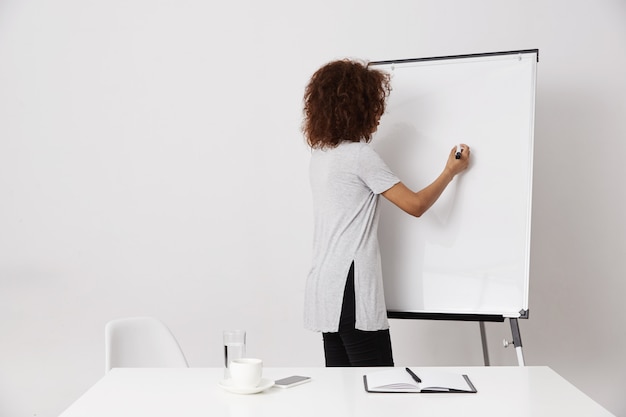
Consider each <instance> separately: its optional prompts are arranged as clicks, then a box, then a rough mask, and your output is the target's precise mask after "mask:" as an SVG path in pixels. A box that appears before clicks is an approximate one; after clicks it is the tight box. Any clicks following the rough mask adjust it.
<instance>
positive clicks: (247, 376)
mask: <svg viewBox="0 0 626 417" xmlns="http://www.w3.org/2000/svg"><path fill="white" fill-rule="evenodd" d="M262 374H263V361H262V360H261V359H256V358H241V359H233V361H232V362H231V363H230V379H231V381H232V384H233V385H234V386H236V387H238V388H255V387H257V386H259V383H261V375H262Z"/></svg>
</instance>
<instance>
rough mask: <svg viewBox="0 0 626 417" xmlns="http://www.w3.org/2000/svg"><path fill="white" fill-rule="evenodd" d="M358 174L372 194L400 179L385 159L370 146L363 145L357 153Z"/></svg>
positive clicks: (380, 191)
mask: <svg viewBox="0 0 626 417" xmlns="http://www.w3.org/2000/svg"><path fill="white" fill-rule="evenodd" d="M358 166H359V176H360V177H361V179H362V180H363V182H365V184H366V185H367V186H368V187H369V188H370V189H371V190H372V192H373V193H374V194H381V193H383V192H385V191H387V190H388V189H390V188H391V187H393V186H394V185H396V184H397V183H399V182H400V179H399V178H398V177H397V176H396V175H395V174H394V173H393V172H392V171H391V169H389V167H388V166H387V164H385V161H383V159H382V158H381V157H380V155H378V153H376V151H375V150H374V149H372V148H371V147H370V146H367V145H366V146H363V147H362V148H361V152H360V153H359V164H358Z"/></svg>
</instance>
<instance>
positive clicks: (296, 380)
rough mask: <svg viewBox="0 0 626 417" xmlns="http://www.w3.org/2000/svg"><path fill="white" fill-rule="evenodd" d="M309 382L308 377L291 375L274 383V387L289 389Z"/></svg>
mask: <svg viewBox="0 0 626 417" xmlns="http://www.w3.org/2000/svg"><path fill="white" fill-rule="evenodd" d="M310 380H311V377H310V376H300V375H292V376H288V377H287V378H281V379H278V380H276V381H274V386H275V387H278V388H290V387H295V386H296V385H300V384H304V383H305V382H309V381H310Z"/></svg>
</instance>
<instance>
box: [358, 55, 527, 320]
mask: <svg viewBox="0 0 626 417" xmlns="http://www.w3.org/2000/svg"><path fill="white" fill-rule="evenodd" d="M537 61H538V50H525V51H510V52H498V53H486V54H472V55H462V56H452V57H436V58H424V59H413V60H400V61H380V62H373V63H370V65H371V66H374V67H375V68H379V69H381V70H385V71H387V72H389V73H391V85H392V92H391V95H390V97H389V100H388V106H387V111H386V113H385V115H384V116H383V118H382V119H381V123H380V126H379V129H378V132H377V133H376V136H375V138H374V139H373V141H372V145H373V146H374V148H375V149H376V150H377V151H378V152H379V154H380V155H381V156H382V158H383V159H384V160H385V161H386V162H387V164H388V165H389V166H390V168H391V169H392V170H393V171H394V172H395V173H396V174H397V175H398V176H399V177H400V179H401V180H402V181H403V182H404V183H405V184H406V185H407V186H408V187H409V188H411V189H413V190H415V191H417V190H419V189H421V188H423V187H425V186H426V185H428V184H429V183H430V182H432V181H433V180H434V179H435V178H436V177H437V176H438V175H439V174H440V173H441V171H442V169H443V168H444V166H445V162H446V159H447V156H448V153H449V151H450V150H451V149H452V147H453V146H454V145H455V144H457V143H466V144H468V145H469V146H470V147H471V155H472V157H471V165H470V167H469V169H468V170H467V171H466V172H464V173H462V174H461V175H459V176H457V178H456V179H455V180H454V181H453V183H451V185H450V186H449V187H448V188H447V189H446V191H445V192H444V194H443V195H442V196H441V197H440V199H439V200H438V201H437V202H436V203H435V205H434V206H433V207H432V208H431V209H430V210H429V211H428V212H427V213H425V214H424V215H423V216H422V217H421V218H419V219H418V218H414V217H412V216H409V215H407V214H406V213H404V212H402V211H401V210H399V209H398V208H397V207H395V206H393V205H392V204H390V203H389V202H388V201H387V200H385V199H384V198H382V199H381V220H380V229H379V239H380V244H381V255H382V263H383V277H384V282H385V298H386V302H387V309H388V311H389V315H390V317H394V314H400V316H398V317H404V316H403V315H402V314H405V313H408V314H409V316H410V315H411V314H416V315H417V316H419V315H420V314H426V315H428V314H434V315H437V314H442V315H448V314H451V315H469V316H474V315H476V316H478V317H481V316H497V317H508V318H512V317H525V316H526V315H527V312H528V284H529V264H530V225H531V197H532V172H533V170H532V166H533V164H532V161H533V132H534V113H535V79H536V66H537Z"/></svg>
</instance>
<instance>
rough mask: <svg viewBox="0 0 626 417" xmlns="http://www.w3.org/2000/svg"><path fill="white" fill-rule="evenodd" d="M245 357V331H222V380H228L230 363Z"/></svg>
mask: <svg viewBox="0 0 626 417" xmlns="http://www.w3.org/2000/svg"><path fill="white" fill-rule="evenodd" d="M245 356H246V331H245V330H224V379H229V378H230V370H229V368H230V363H231V362H232V361H233V360H234V359H241V358H243V357H245Z"/></svg>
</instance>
